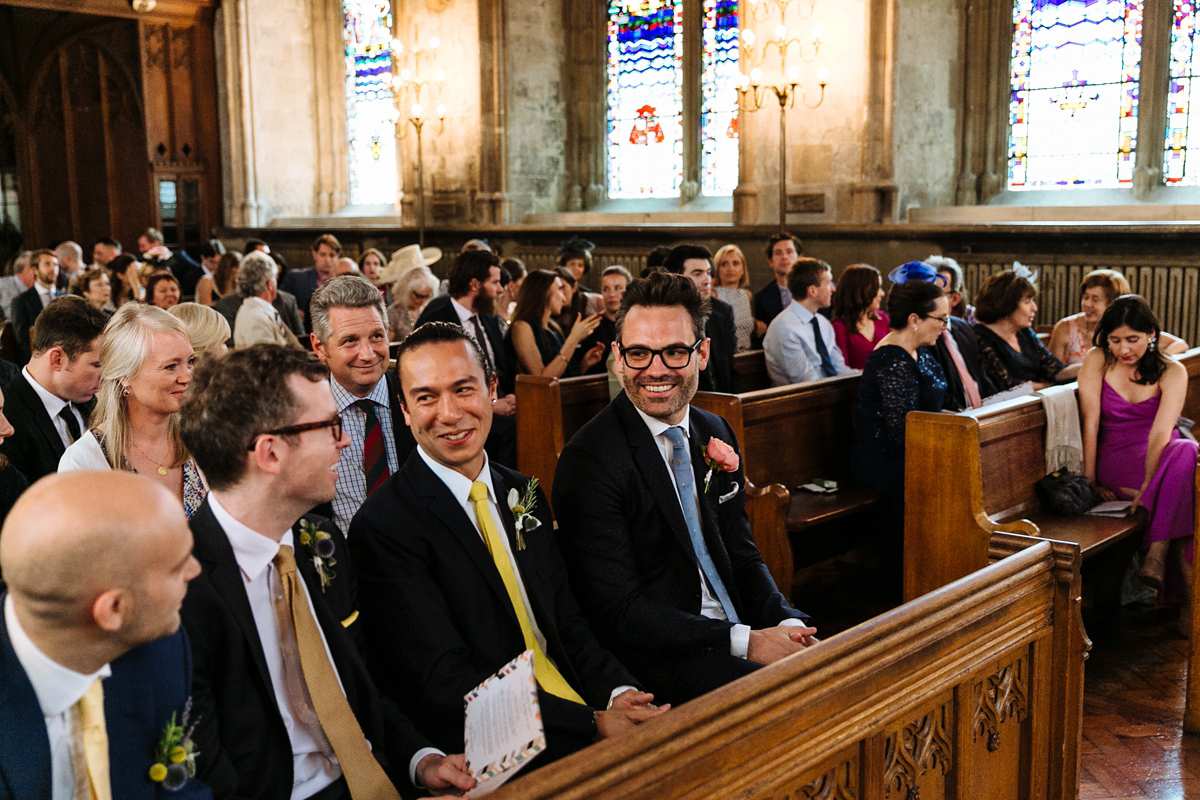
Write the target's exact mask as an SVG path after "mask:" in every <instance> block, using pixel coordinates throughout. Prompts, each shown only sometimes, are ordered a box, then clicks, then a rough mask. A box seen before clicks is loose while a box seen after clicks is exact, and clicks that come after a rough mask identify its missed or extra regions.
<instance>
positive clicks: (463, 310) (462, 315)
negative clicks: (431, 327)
mask: <svg viewBox="0 0 1200 800" xmlns="http://www.w3.org/2000/svg"><path fill="white" fill-rule="evenodd" d="M450 307H451V308H453V309H454V313H455V314H458V324H459V325H461V326H462V329H463V330H464V331H466V332H467V335H468V336H470V337H471V338H472V339H474V338H475V323H473V322H472V321H471V320H472V319H473V318H475V317H477V316H479V315H478V314H477V313H476V312H474V311H472V310H471V309H469V308H467V307H466V306H464V305H463V304H461V303H459V302H458V301H457V300H455V299H454V298H453V297H451V298H450ZM479 329H480V330H482V331H483V341H482V342H480V343H479V346H480V347H482V348H483V352H485V353H487V357H488V360H489V361H491V362H492V366H493V367H495V365H496V354H495V353H493V352H492V343H491V340H489V339H488V337H487V329H485V328H484V327H483V320H480V321H479Z"/></svg>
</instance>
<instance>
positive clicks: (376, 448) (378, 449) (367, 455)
mask: <svg viewBox="0 0 1200 800" xmlns="http://www.w3.org/2000/svg"><path fill="white" fill-rule="evenodd" d="M354 405H356V406H357V407H358V408H360V409H362V410H363V412H365V413H366V415H367V424H366V430H365V432H364V435H363V478H365V479H366V483H367V495H368V496H369V495H370V494H371V492H373V491H375V490H376V489H378V488H379V487H380V486H382V485H383V482H384V481H386V480H387V479H388V477H389V476H390V475H391V473H390V472H389V471H388V463H387V448H386V446H385V445H384V443H383V426H382V425H380V424H379V416H378V415H377V414H376V413H375V403H374V402H373V401H371V400H359V401H358V402H356V403H355V404H354Z"/></svg>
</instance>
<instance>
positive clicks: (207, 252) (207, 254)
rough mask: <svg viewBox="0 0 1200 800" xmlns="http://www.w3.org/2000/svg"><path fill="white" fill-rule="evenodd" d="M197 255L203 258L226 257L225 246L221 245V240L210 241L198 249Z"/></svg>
mask: <svg viewBox="0 0 1200 800" xmlns="http://www.w3.org/2000/svg"><path fill="white" fill-rule="evenodd" d="M196 254H197V255H199V256H200V257H201V258H215V257H217V256H223V255H225V245H223V244H221V240H220V239H209V240H208V241H207V242H204V243H203V244H201V245H200V247H198V248H197V249H196Z"/></svg>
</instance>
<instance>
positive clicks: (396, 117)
mask: <svg viewBox="0 0 1200 800" xmlns="http://www.w3.org/2000/svg"><path fill="white" fill-rule="evenodd" d="M388 119H390V120H391V121H392V124H393V125H395V124H396V123H397V122H399V121H400V109H398V108H395V107H393V108H392V110H391V111H389V112H388Z"/></svg>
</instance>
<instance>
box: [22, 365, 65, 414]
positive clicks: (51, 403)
mask: <svg viewBox="0 0 1200 800" xmlns="http://www.w3.org/2000/svg"><path fill="white" fill-rule="evenodd" d="M21 374H22V375H24V376H25V380H27V381H29V385H30V386H32V387H33V391H34V393H36V394H37V396H38V398H39V399H40V400H41V401H42V405H44V406H45V407H46V413H47V414H49V415H50V419H51V421H53V420H54V418H55V417H57V416H58V412H60V411H62V410H63V407H64V406H66V405H67V401H66V400H63V399H62V398H61V397H59V396H58V395H56V394H53V393H51V392H49V391H47V390H46V387H44V386H42V385H41V384H40V383H38V382H37V380H36V379H35V378H34V377H33V375H31V374H30V372H29V365H28V364H26V365H25V366H23V367H21Z"/></svg>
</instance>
